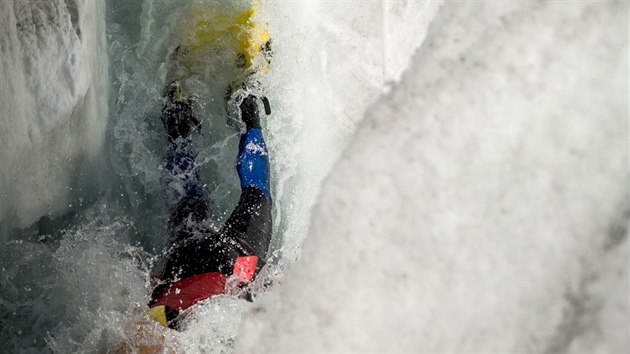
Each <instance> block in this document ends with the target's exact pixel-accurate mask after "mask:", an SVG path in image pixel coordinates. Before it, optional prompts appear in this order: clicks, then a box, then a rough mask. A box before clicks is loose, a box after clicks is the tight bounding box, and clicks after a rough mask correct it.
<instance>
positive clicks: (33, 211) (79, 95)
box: [0, 0, 108, 241]
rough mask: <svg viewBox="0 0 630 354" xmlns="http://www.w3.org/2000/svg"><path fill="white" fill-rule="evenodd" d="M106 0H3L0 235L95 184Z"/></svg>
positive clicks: (102, 120) (67, 203)
mask: <svg viewBox="0 0 630 354" xmlns="http://www.w3.org/2000/svg"><path fill="white" fill-rule="evenodd" d="M103 9H104V3H103V2H101V1H90V0H52V1H19V0H16V1H13V0H9V1H2V2H0V62H1V66H0V77H1V78H2V81H1V82H0V107H1V110H0V163H1V164H2V168H0V197H1V199H2V200H1V201H0V241H3V240H5V239H6V237H7V232H8V231H9V230H11V228H13V227H24V226H27V225H29V224H31V223H32V222H34V221H36V220H37V219H38V218H40V217H41V216H43V215H58V214H60V213H62V212H64V211H66V210H68V209H69V208H72V204H73V203H74V204H75V205H74V207H75V208H76V207H77V206H78V204H79V203H77V201H78V200H75V198H76V197H78V196H83V197H84V196H86V195H88V194H89V192H88V190H89V189H93V188H94V187H95V186H97V185H98V183H97V181H98V180H99V176H102V174H103V173H104V172H103V168H102V166H101V165H100V161H99V159H98V155H99V152H100V151H101V149H102V145H103V141H104V132H105V125H106V112H105V111H106V103H107V99H106V96H107V85H108V78H107V70H106V60H104V59H103V57H104V56H105V53H104V44H105V40H104V16H103Z"/></svg>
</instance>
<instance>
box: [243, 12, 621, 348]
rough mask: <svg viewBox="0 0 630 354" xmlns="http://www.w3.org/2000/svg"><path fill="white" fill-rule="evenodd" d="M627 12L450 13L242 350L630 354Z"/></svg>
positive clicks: (325, 191) (360, 145)
mask: <svg viewBox="0 0 630 354" xmlns="http://www.w3.org/2000/svg"><path fill="white" fill-rule="evenodd" d="M627 10H628V5H627V3H625V2H612V1H611V2H601V1H598V2H582V1H580V2H577V1H576V2H568V3H565V2H547V3H541V2H500V3H499V2H495V1H488V2H474V3H461V2H457V3H446V5H445V6H444V7H443V9H442V10H441V11H440V12H439V14H438V17H437V18H436V19H435V20H434V21H433V23H432V25H431V30H430V32H429V35H428V37H427V40H426V42H425V43H424V44H423V46H422V48H421V49H420V50H419V52H417V53H416V56H415V57H414V60H413V63H412V65H411V67H410V68H409V70H408V71H407V72H406V73H405V75H404V76H403V80H402V82H401V83H400V84H398V85H396V86H395V88H394V89H393V91H392V92H391V94H388V95H386V96H385V97H383V98H382V99H381V100H380V101H379V103H378V104H376V105H375V106H373V107H371V108H370V109H369V113H368V114H367V117H366V119H365V120H364V121H362V122H361V123H360V125H359V128H358V129H357V132H356V134H355V135H354V137H353V138H352V140H351V142H350V145H349V146H348V147H347V148H346V150H345V151H344V153H343V155H342V157H341V159H340V160H339V161H338V162H337V164H336V165H335V167H334V168H333V170H332V172H331V174H330V176H329V177H328V178H327V180H326V181H325V182H324V185H323V187H322V191H321V194H320V195H319V198H318V204H317V206H316V208H315V210H314V212H313V217H312V220H311V229H310V231H309V236H308V238H307V239H306V241H305V243H304V250H303V254H302V256H301V258H300V259H299V261H298V262H297V263H296V264H295V266H293V267H291V268H290V269H289V270H288V271H287V274H286V277H285V280H284V283H283V284H282V285H280V286H278V287H277V288H275V289H274V290H273V291H272V292H271V293H269V294H267V296H266V297H265V298H264V299H262V300H261V301H259V302H258V303H257V304H255V306H254V308H253V309H252V310H251V311H250V313H249V315H248V317H247V318H246V320H245V322H244V324H243V326H242V327H241V332H240V336H239V337H238V341H237V346H236V348H237V351H239V352H240V351H243V352H250V351H255V352H368V351H369V352H432V353H433V352H440V353H441V352H458V353H459V352H501V353H515V352H532V353H540V352H584V351H589V350H596V351H597V352H607V353H612V352H619V353H621V352H627V350H628V339H627V333H628V313H627V309H628V306H627V304H628V288H627V269H624V268H626V267H627V264H628V258H627V257H628V256H627V241H626V240H627V227H626V226H625V225H626V220H627V217H628V214H627V211H628V209H629V205H628V201H629V200H628V149H627V147H628V146H627V143H628V131H627V123H628V121H627V119H628V103H627V98H628V93H627V82H628V68H627V59H628V58H627V43H628V42H627V32H626V30H627ZM620 245H621V246H620ZM620 247H622V248H620ZM602 259H604V260H605V261H602ZM606 259H608V260H606ZM599 277H601V278H602V279H601V280H597V279H598V278H599ZM589 297H595V299H596V300H594V301H595V302H596V303H597V302H599V303H604V304H605V305H604V306H603V307H601V308H602V309H601V310H600V309H598V308H597V307H595V308H589V303H590V301H587V299H589ZM617 311H620V312H619V313H618V314H616V315H615V314H614V313H616V312H617ZM585 316H586V318H587V320H585ZM588 316H591V317H595V318H597V317H599V318H600V320H599V321H589V320H588ZM598 326H602V327H601V328H600V327H598ZM582 333H585V334H584V336H585V337H584V338H580V337H579V336H580V335H581V334H582Z"/></svg>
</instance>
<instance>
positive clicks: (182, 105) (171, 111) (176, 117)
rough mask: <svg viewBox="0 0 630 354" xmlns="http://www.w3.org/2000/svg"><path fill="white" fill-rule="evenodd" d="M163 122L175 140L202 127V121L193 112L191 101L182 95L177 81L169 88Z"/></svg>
mask: <svg viewBox="0 0 630 354" xmlns="http://www.w3.org/2000/svg"><path fill="white" fill-rule="evenodd" d="M162 123H164V127H165V128H166V132H167V133H168V136H169V137H170V138H171V139H173V140H175V139H177V138H179V137H182V138H187V137H188V136H189V135H190V133H191V132H193V131H195V130H198V129H200V128H201V123H200V122H199V120H198V119H197V118H195V116H194V115H193V113H192V104H191V101H190V100H189V99H188V98H185V97H184V96H183V95H182V93H181V89H180V87H179V84H177V83H172V84H170V85H169V87H168V88H167V92H166V102H165V103H164V106H162Z"/></svg>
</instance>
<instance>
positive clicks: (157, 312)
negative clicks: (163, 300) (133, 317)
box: [149, 305, 168, 327]
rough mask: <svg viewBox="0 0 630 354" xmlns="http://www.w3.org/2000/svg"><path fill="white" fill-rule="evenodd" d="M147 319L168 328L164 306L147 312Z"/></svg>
mask: <svg viewBox="0 0 630 354" xmlns="http://www.w3.org/2000/svg"><path fill="white" fill-rule="evenodd" d="M149 317H151V318H152V319H154V320H155V321H157V322H158V323H159V324H161V325H162V326H164V327H167V326H168V321H167V320H166V306H164V305H160V306H155V307H153V308H151V309H150V310H149Z"/></svg>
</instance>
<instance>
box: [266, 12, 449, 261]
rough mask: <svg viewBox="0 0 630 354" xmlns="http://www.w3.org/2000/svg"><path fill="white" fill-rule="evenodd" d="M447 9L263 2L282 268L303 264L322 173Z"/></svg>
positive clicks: (330, 165)
mask: <svg viewBox="0 0 630 354" xmlns="http://www.w3.org/2000/svg"><path fill="white" fill-rule="evenodd" d="M441 3H442V2H441V1H438V0H430V1H404V2H403V1H361V2H360V1H335V2H330V1H296V2H287V1H275V2H266V3H265V14H266V15H267V18H269V25H270V27H271V30H272V37H273V41H274V58H273V62H272V73H271V77H270V80H269V82H267V83H266V84H267V85H268V87H269V92H270V99H271V100H272V103H275V104H276V107H275V111H274V114H273V115H272V116H271V117H269V119H268V121H267V122H266V126H265V128H266V131H267V135H268V137H269V139H268V140H269V146H270V149H271V153H272V169H273V171H272V174H273V179H272V182H273V183H272V184H273V185H272V188H273V189H274V193H273V194H274V198H275V201H276V205H277V206H278V208H279V209H281V212H280V213H276V214H274V223H275V225H274V229H275V230H282V237H279V238H278V239H280V240H281V248H282V258H281V260H280V262H281V263H285V261H288V262H289V263H291V262H292V261H293V260H295V259H297V257H298V256H299V254H300V249H301V245H302V241H303V240H304V236H305V235H306V232H307V230H308V227H309V223H310V213H311V209H312V207H313V204H314V203H315V200H316V197H317V194H318V192H319V189H320V186H321V184H322V181H323V179H324V178H325V176H326V175H327V174H328V173H329V172H330V170H331V169H332V166H333V164H334V162H335V161H336V160H337V159H338V158H339V156H340V154H341V152H342V151H343V149H344V147H345V146H346V144H347V143H348V140H349V138H350V137H351V136H352V134H353V132H354V131H355V129H356V124H357V123H358V122H359V121H360V120H361V119H362V117H363V116H364V113H365V111H366V109H367V107H369V106H370V105H372V104H373V103H374V102H375V101H376V100H377V99H378V97H379V96H380V95H381V94H382V93H383V92H386V91H387V90H389V87H390V85H391V84H392V83H393V82H395V81H396V80H398V79H399V78H400V75H401V73H402V72H403V70H404V69H405V68H406V67H407V66H408V64H409V61H410V58H411V56H412V54H413V53H414V51H415V49H416V48H417V47H418V46H420V44H421V43H422V41H423V40H424V37H425V35H426V31H427V28H428V26H429V24H430V23H431V19H432V18H433V17H434V16H435V13H436V11H437V9H438V8H439V6H440V4H441Z"/></svg>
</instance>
